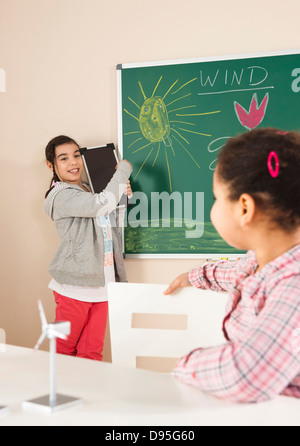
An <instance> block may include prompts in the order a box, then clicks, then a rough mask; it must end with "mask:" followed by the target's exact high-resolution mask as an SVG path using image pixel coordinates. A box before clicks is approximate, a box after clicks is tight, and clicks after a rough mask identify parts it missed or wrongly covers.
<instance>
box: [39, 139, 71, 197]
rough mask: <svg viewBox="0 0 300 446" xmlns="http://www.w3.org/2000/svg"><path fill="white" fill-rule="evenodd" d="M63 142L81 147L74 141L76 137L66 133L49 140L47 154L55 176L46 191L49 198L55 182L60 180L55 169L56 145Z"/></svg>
mask: <svg viewBox="0 0 300 446" xmlns="http://www.w3.org/2000/svg"><path fill="white" fill-rule="evenodd" d="M62 144H76V146H77V147H78V148H79V145H78V144H77V142H76V141H74V139H72V138H69V137H68V136H64V135H60V136H56V137H55V138H53V139H51V141H49V143H48V144H47V147H46V149H45V155H46V160H47V161H49V162H50V163H51V164H52V170H53V177H52V179H51V182H50V187H49V189H48V191H47V192H46V195H45V198H47V196H48V194H49V193H50V192H51V191H52V189H53V188H54V186H55V183H57V182H59V181H60V179H59V177H58V175H57V173H56V171H55V149H56V147H58V146H60V145H62Z"/></svg>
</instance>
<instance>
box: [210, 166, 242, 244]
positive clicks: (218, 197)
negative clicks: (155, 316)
mask: <svg viewBox="0 0 300 446" xmlns="http://www.w3.org/2000/svg"><path fill="white" fill-rule="evenodd" d="M213 192H214V198H215V203H214V205H213V207H212V209H211V214H210V218H211V221H212V223H213V225H214V227H215V229H216V230H217V232H218V233H219V235H220V236H221V237H222V238H223V239H224V240H225V242H226V243H228V245H230V246H233V247H234V248H237V249H242V250H244V249H247V247H246V245H245V242H246V240H245V236H244V234H243V232H242V228H241V226H240V216H241V207H240V204H239V202H238V201H236V202H235V201H231V200H229V198H228V196H229V190H228V187H227V185H226V184H225V183H224V182H223V181H220V179H219V178H218V174H217V171H215V173H214V179H213Z"/></svg>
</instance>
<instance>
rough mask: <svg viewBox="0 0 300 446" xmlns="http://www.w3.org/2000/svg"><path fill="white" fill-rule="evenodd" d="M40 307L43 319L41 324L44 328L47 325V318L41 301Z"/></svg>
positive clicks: (39, 302) (39, 301)
mask: <svg viewBox="0 0 300 446" xmlns="http://www.w3.org/2000/svg"><path fill="white" fill-rule="evenodd" d="M38 307H39V312H40V318H41V322H42V326H43V327H45V326H46V325H47V319H46V316H45V312H44V308H43V304H42V301H41V300H38Z"/></svg>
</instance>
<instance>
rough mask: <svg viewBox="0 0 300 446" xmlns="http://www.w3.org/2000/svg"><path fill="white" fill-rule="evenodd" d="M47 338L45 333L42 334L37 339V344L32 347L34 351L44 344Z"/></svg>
mask: <svg viewBox="0 0 300 446" xmlns="http://www.w3.org/2000/svg"><path fill="white" fill-rule="evenodd" d="M46 336H47V333H46V332H43V333H42V334H41V336H40V338H39V340H38V341H37V343H36V344H35V346H34V350H38V349H39V348H40V346H41V344H42V343H43V342H44V340H45V338H46Z"/></svg>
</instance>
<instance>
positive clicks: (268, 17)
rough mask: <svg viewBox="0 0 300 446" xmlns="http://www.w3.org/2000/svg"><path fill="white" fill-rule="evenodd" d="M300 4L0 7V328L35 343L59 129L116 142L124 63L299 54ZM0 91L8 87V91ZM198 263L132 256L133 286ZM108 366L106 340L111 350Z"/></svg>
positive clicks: (135, 2) (123, 1)
mask: <svg viewBox="0 0 300 446" xmlns="http://www.w3.org/2000/svg"><path fill="white" fill-rule="evenodd" d="M299 16H300V3H299V0H286V1H285V2H279V1H274V0H252V1H245V0H240V1H237V0H227V1H226V0H216V1H203V0H151V1H146V0H109V1H105V0H84V1H82V0H0V68H3V69H4V70H5V72H6V78H7V79H6V90H7V91H6V93H0V151H1V152H0V156H1V162H0V178H1V189H0V193H1V226H0V237H1V240H0V241H1V260H0V261H1V265H0V272H1V273H0V274H1V280H0V287H1V288H0V327H1V328H3V329H5V331H6V334H7V342H9V343H12V344H17V345H21V346H28V347H31V346H33V345H34V343H35V341H36V339H37V337H38V335H39V332H40V323H39V318H38V313H37V305H36V302H37V299H39V298H41V299H42V300H43V302H44V305H45V309H46V312H47V314H48V317H49V319H53V317H54V303H53V298H52V294H51V292H50V291H49V290H48V288H47V285H48V282H49V275H48V272H47V269H48V265H49V262H50V260H51V257H52V255H53V254H54V251H55V249H56V246H57V243H58V238H57V235H56V233H55V229H54V227H53V225H52V223H51V221H49V219H48V218H47V217H46V216H45V215H44V213H43V194H44V192H45V190H46V189H47V186H48V183H49V181H50V177H49V171H48V169H47V168H46V167H45V163H44V146H45V145H46V144H47V142H48V140H49V139H50V138H52V137H54V136H56V135H58V134H60V133H64V134H67V135H70V136H72V137H73V138H75V139H77V140H78V142H79V143H80V144H82V145H95V144H104V143H107V142H114V143H117V122H116V69H115V67H116V65H117V64H118V63H129V62H142V61H152V60H161V59H162V60H164V59H178V58H194V57H202V56H214V55H216V56H217V55H223V54H240V53H249V52H261V51H269V50H270V51H273V50H288V49H294V48H300V34H299ZM0 90H1V88H0ZM194 265H195V260H189V261H184V260H159V261H153V260H152V261H150V260H139V261H138V260H127V261H126V266H127V271H128V275H129V280H130V281H132V282H154V283H165V282H169V281H170V280H171V279H172V278H173V277H174V276H176V275H177V274H179V273H180V272H182V271H184V270H187V269H188V268H190V267H191V266H194ZM105 358H106V359H107V360H109V358H110V349H109V338H108V342H107V345H106V350H105Z"/></svg>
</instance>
